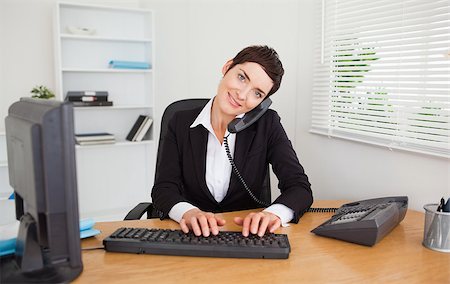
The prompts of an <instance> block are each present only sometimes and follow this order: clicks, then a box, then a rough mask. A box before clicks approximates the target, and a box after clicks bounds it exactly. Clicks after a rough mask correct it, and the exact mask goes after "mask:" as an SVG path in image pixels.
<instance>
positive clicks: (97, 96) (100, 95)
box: [66, 91, 108, 102]
mask: <svg viewBox="0 0 450 284" xmlns="http://www.w3.org/2000/svg"><path fill="white" fill-rule="evenodd" d="M66 101H69V102H93V101H102V102H106V101H108V92H107V91H69V92H67V95H66Z"/></svg>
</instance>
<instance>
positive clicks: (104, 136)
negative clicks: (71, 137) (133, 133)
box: [75, 132, 114, 142]
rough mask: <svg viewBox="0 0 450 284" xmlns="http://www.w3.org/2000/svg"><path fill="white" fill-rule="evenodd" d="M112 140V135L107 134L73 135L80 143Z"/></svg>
mask: <svg viewBox="0 0 450 284" xmlns="http://www.w3.org/2000/svg"><path fill="white" fill-rule="evenodd" d="M111 139H112V140H114V135H113V134H111V133H107V132H97V133H81V134H75V140H76V141H77V142H80V141H96V140H111Z"/></svg>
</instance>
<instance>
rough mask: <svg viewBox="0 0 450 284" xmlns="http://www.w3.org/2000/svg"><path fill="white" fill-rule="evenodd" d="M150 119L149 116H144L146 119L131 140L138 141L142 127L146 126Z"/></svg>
mask: <svg viewBox="0 0 450 284" xmlns="http://www.w3.org/2000/svg"><path fill="white" fill-rule="evenodd" d="M148 119H149V117H148V116H146V117H145V118H144V121H142V123H141V125H140V126H139V128H138V130H137V131H136V133H135V134H134V136H133V140H131V141H136V138H137V137H138V135H139V133H140V132H141V130H142V128H143V127H144V125H145V124H146V123H147V121H148Z"/></svg>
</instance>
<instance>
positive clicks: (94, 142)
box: [77, 139, 116, 145]
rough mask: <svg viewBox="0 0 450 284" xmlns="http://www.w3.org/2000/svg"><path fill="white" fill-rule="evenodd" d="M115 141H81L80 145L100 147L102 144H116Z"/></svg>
mask: <svg viewBox="0 0 450 284" xmlns="http://www.w3.org/2000/svg"><path fill="white" fill-rule="evenodd" d="M115 142H116V140H115V139H105V140H93V141H79V142H77V144H78V145H100V144H114V143H115Z"/></svg>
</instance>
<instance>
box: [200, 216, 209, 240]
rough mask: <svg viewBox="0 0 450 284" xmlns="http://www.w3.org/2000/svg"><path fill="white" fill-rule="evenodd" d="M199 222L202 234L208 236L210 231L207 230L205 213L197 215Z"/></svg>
mask: <svg viewBox="0 0 450 284" xmlns="http://www.w3.org/2000/svg"><path fill="white" fill-rule="evenodd" d="M198 220H199V223H200V229H201V230H202V233H203V236H204V237H208V236H209V234H210V232H209V224H208V219H207V218H206V216H205V215H203V214H202V215H200V216H199V217H198Z"/></svg>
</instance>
